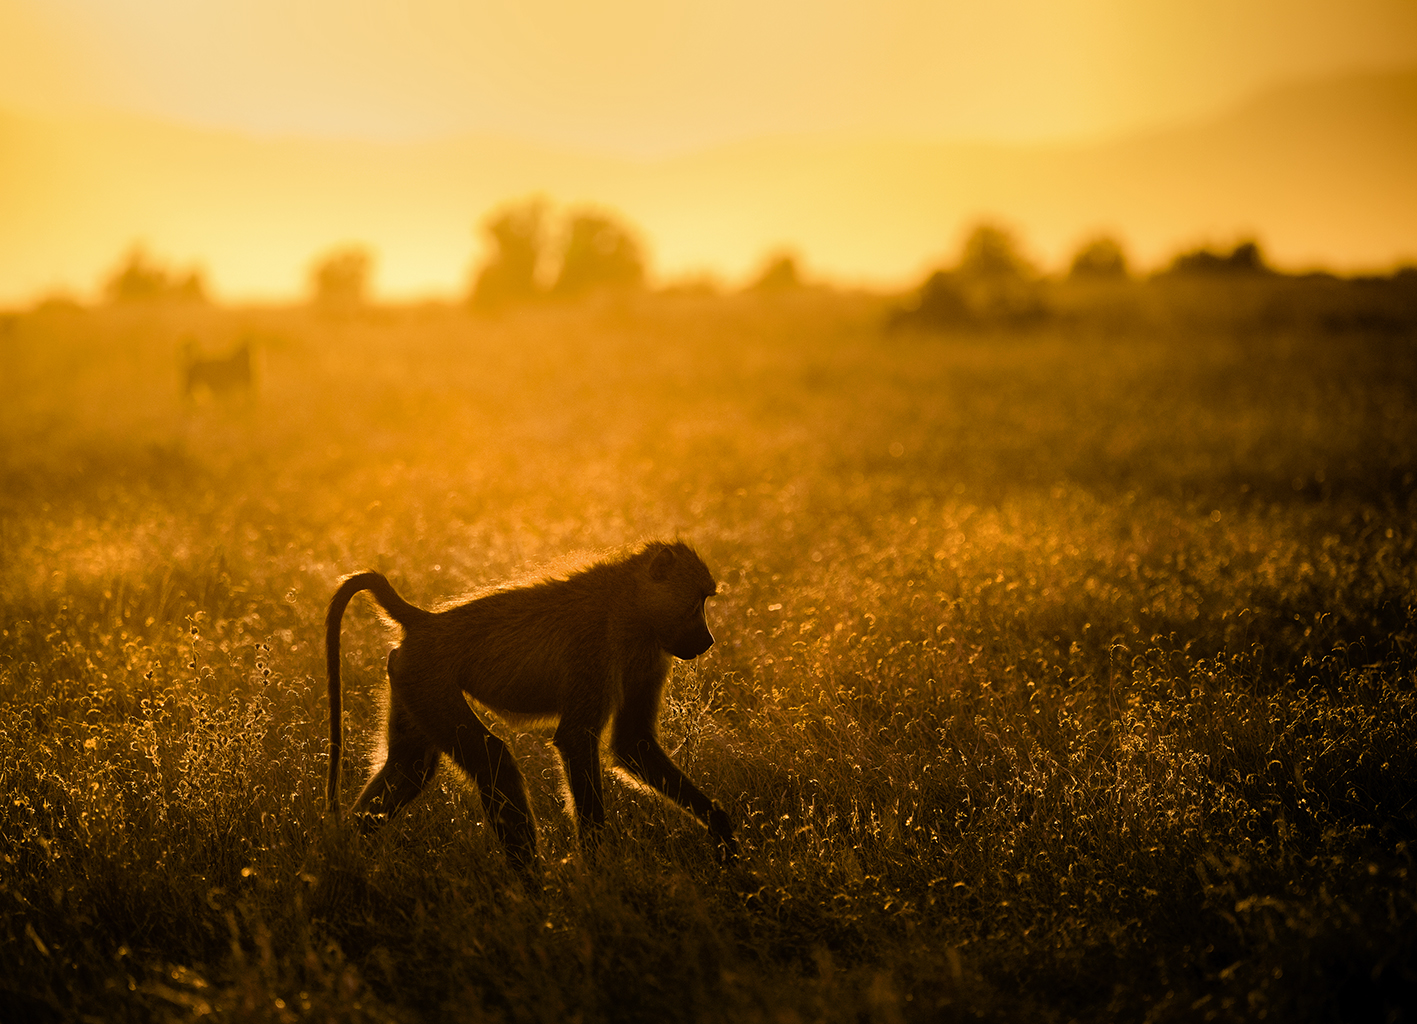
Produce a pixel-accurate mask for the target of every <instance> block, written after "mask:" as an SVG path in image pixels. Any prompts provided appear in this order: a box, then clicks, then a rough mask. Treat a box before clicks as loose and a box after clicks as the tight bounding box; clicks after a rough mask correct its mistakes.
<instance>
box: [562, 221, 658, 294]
mask: <svg viewBox="0 0 1417 1024" xmlns="http://www.w3.org/2000/svg"><path fill="white" fill-rule="evenodd" d="M644 278H645V260H644V247H643V246H642V245H641V243H640V241H639V238H638V237H636V235H635V233H634V231H633V230H632V229H631V228H629V227H627V226H626V225H624V224H622V223H621V222H620V221H619V220H617V219H616V218H615V217H614V216H612V215H611V214H609V213H605V212H601V211H596V210H582V211H580V212H578V213H574V214H572V215H571V217H570V225H569V227H568V229H567V234H566V245H565V249H564V250H563V251H562V253H561V269H560V272H559V273H558V274H557V276H556V283H555V284H554V285H553V286H552V288H551V291H552V294H554V295H561V296H574V295H582V294H584V293H586V292H589V291H594V290H596V289H599V288H638V287H639V286H640V285H642V284H643V283H644Z"/></svg>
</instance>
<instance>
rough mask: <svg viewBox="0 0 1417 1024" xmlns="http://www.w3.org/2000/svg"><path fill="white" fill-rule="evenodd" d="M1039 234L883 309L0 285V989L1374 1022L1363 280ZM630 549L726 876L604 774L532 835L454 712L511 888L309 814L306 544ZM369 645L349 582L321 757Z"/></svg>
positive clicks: (196, 1010) (320, 607)
mask: <svg viewBox="0 0 1417 1024" xmlns="http://www.w3.org/2000/svg"><path fill="white" fill-rule="evenodd" d="M517 226H518V225H517V224H506V225H503V227H504V228H506V231H505V234H506V235H507V237H508V238H510V239H513V240H515V239H517V238H520V237H522V236H521V235H518V234H517V232H516V231H515V230H513V229H514V228H516V227H517ZM522 226H523V227H524V226H525V225H522ZM587 230H589V229H587ZM523 234H525V232H523ZM572 236H573V237H574V232H572ZM506 248H507V250H508V252H511V251H512V250H514V249H515V246H514V245H509V246H507V247H506ZM997 255H998V254H997V252H992V251H991V250H989V249H988V248H987V246H986V247H984V248H981V249H980V252H979V253H978V254H977V256H978V259H979V260H980V261H983V262H986V263H987V262H988V260H989V259H992V258H993V257H995V256H997ZM503 256H504V257H505V258H506V259H507V260H509V261H510V262H512V263H515V260H514V259H513V258H512V257H513V256H515V252H512V254H511V255H507V253H506V252H504V253H503ZM1090 260H1091V262H1090V263H1089V266H1090V267H1093V269H1096V267H1101V268H1103V270H1102V271H1101V272H1097V273H1092V272H1084V273H1081V274H1075V275H1074V276H1073V278H1071V279H1070V280H1069V281H1067V282H1063V283H1058V282H1055V283H1052V284H1047V283H1038V282H1033V283H1031V284H1029V286H1028V287H1027V288H1020V287H1017V284H1016V282H1015V283H1007V281H1006V283H1005V284H1003V285H998V286H997V287H995V286H994V285H991V284H989V280H991V279H990V278H988V275H985V274H980V275H977V279H976V281H975V283H973V284H971V283H969V282H968V281H965V285H967V287H965V286H963V285H962V286H961V287H960V289H957V290H956V291H955V293H954V298H953V299H950V300H949V301H946V299H939V301H940V302H941V303H944V305H943V306H942V307H941V308H947V309H948V310H949V311H952V312H949V315H942V316H941V317H939V318H932V317H930V316H928V315H921V314H920V312H919V311H920V310H921V309H922V308H924V309H928V308H930V307H929V305H928V303H929V301H931V300H930V299H929V296H928V294H926V293H925V291H924V289H923V288H922V291H921V292H919V293H917V294H915V295H914V296H912V297H911V298H910V299H909V300H908V301H906V302H904V303H899V302H895V301H887V300H885V299H882V298H879V297H872V296H863V295H853V294H843V293H833V292H830V291H825V290H820V289H813V288H804V287H791V288H786V287H784V288H772V289H757V290H753V291H749V292H746V293H743V294H738V295H717V296H715V295H707V294H694V293H683V294H675V295H653V294H647V293H621V294H619V295H615V296H603V297H600V298H595V297H592V298H590V299H584V300H580V301H577V302H574V303H570V302H566V303H552V302H546V303H541V304H536V305H525V306H520V307H505V306H504V307H502V309H503V311H502V312H500V313H497V314H483V315H478V314H474V313H473V312H470V311H469V310H468V309H466V308H456V307H437V306H429V307H420V308H401V309H385V308H377V307H374V308H367V309H365V310H363V311H362V312H358V313H356V314H350V313H347V312H346V313H342V314H340V315H337V316H336V315H331V314H329V313H328V312H326V311H324V310H322V309H321V308H320V307H318V306H314V307H311V308H305V309H296V308H292V309H223V308H219V307H215V306H210V305H202V304H185V305H184V304H174V303H171V302H165V303H163V302H129V303H122V304H115V305H112V306H109V307H105V308H101V309H95V310H82V309H77V308H74V307H72V306H65V305H62V304H54V305H51V306H48V307H44V308H39V309H36V310H33V311H30V312H25V313H20V314H15V315H13V316H11V317H9V318H7V319H6V320H4V321H3V325H0V381H3V387H4V395H5V401H4V402H3V403H0V794H3V805H0V1018H3V1019H4V1020H21V1019H25V1020H35V1021H43V1020H111V1021H122V1020H133V1021H151V1020H186V1019H193V1018H197V1017H212V1018H214V1019H218V1020H284V1021H293V1020H301V1019H320V1020H350V1021H355V1020H378V1021H383V1020H391V1021H417V1020H471V1021H478V1020H489V1021H577V1020H578V1021H585V1022H590V1021H663V1020H725V1021H727V1020H732V1021H745V1020H746V1021H753V1020H762V1021H799V1020H800V1021H810V1020H826V1021H865V1020H873V1021H917V1020H919V1021H933V1020H953V1019H974V1018H986V1019H999V1020H1025V1019H1028V1020H1044V1021H1049V1020H1055V1021H1064V1020H1072V1019H1079V1020H1110V1019H1116V1020H1151V1021H1191V1020H1237V1019H1262V1018H1266V1017H1268V1018H1270V1019H1279V1020H1300V1019H1310V1020H1313V1019H1333V1020H1350V1019H1351V1020H1400V1019H1410V1018H1411V1014H1412V1012H1413V1002H1412V992H1413V991H1414V986H1417V865H1414V857H1413V853H1414V851H1413V845H1412V844H1413V843H1414V841H1415V840H1417V796H1414V794H1417V646H1414V645H1417V621H1414V613H1413V608H1414V587H1417V552H1414V521H1417V402H1414V398H1415V397H1417V336H1415V335H1414V330H1413V320H1412V319H1411V315H1410V314H1411V308H1410V307H1411V302H1410V301H1409V299H1410V294H1409V293H1410V291H1411V288H1410V284H1411V282H1410V281H1405V280H1404V281H1389V282H1386V283H1379V284H1374V285H1372V287H1371V288H1370V287H1369V286H1368V285H1366V284H1363V283H1361V282H1343V281H1336V280H1332V279H1311V280H1307V281H1302V280H1297V279H1287V278H1286V279H1282V280H1280V279H1278V278H1276V277H1274V276H1273V275H1260V274H1241V275H1225V274H1221V275H1218V276H1217V275H1209V276H1207V275H1206V274H1200V275H1196V274H1188V273H1179V272H1178V273H1176V274H1168V275H1164V276H1163V277H1160V278H1157V279H1155V280H1152V281H1150V282H1146V283H1138V282H1135V281H1132V280H1130V279H1128V278H1127V277H1126V274H1125V268H1124V267H1123V268H1122V271H1121V272H1120V273H1118V272H1116V270H1117V266H1116V264H1117V259H1116V254H1115V253H1109V252H1108V251H1106V247H1105V246H1103V247H1102V249H1099V250H1098V252H1097V253H1095V254H1094V256H1093V257H1091V258H1090ZM524 262H525V260H523V263H524ZM520 265H521V264H518V266H520ZM1094 265H1095V266H1094ZM1109 267H1110V268H1111V269H1110V270H1109V269H1107V268H1109ZM515 269H516V268H515V267H514V268H513V270H515ZM523 269H525V268H523ZM964 269H968V268H964ZM1182 269H1184V268H1182ZM1192 269H1194V268H1192ZM1202 269H1204V268H1202ZM958 273H959V272H958V271H951V272H949V273H948V274H947V276H946V278H945V279H943V280H942V281H940V282H937V284H938V286H939V287H940V288H941V289H944V290H942V291H941V292H940V294H941V295H946V292H947V291H948V288H955V285H956V284H958V283H959V281H960V280H961V279H960V278H959V277H958V276H954V277H951V276H949V275H951V274H953V275H958ZM504 276H507V277H508V280H512V278H514V277H516V275H515V274H512V273H511V271H509V272H508V275H504ZM996 276H997V275H996ZM1007 276H1008V275H1004V277H1003V278H999V279H1000V280H1003V279H1004V278H1007ZM1021 276H1022V275H1020V274H1015V275H1014V277H1015V278H1020V277H1021ZM522 277H523V278H526V279H525V280H523V279H522V278H516V280H515V281H513V284H516V283H517V282H518V281H519V282H520V284H521V285H522V286H527V287H529V286H528V281H530V280H531V278H530V277H529V276H528V275H526V274H523V275H522ZM965 277H968V275H965ZM981 281H982V282H983V283H979V282H981ZM947 286H948V288H947ZM488 287H489V288H490V287H492V286H491V285H488ZM508 287H509V288H510V287H511V286H508ZM971 289H972V290H971ZM991 289H992V290H991ZM511 290H512V291H515V288H512V289H511ZM1404 296H1407V297H1406V298H1405V297H1404ZM955 300H958V301H955ZM950 302H954V305H950ZM960 310H963V311H964V313H963V314H962V315H960ZM990 310H1001V311H1002V313H1001V314H1000V315H998V316H994V315H993V314H991V313H990V312H989V311H990ZM189 337H196V338H198V339H199V340H200V342H201V345H202V347H203V348H204V349H205V350H207V351H222V350H226V349H228V348H230V347H231V345H232V344H234V343H235V342H236V341H237V340H238V339H241V338H245V339H248V340H250V342H251V343H252V346H253V350H254V352H255V354H256V364H255V379H254V385H253V387H252V388H251V390H250V391H249V393H247V392H233V393H226V394H221V395H211V394H208V393H204V392H198V393H196V394H195V395H194V396H192V397H191V398H186V397H184V395H183V393H182V392H183V389H182V386H181V379H182V378H181V374H182V364H181V358H182V357H181V352H182V346H183V343H184V340H185V339H187V338H189ZM673 536H679V537H683V538H684V539H686V540H689V541H691V542H693V543H694V544H695V545H696V546H697V548H698V550H699V551H700V552H701V553H702V554H703V556H704V557H705V559H706V560H707V562H708V563H709V564H710V566H712V567H713V568H714V570H715V571H716V573H717V575H718V578H719V580H720V585H721V592H720V596H719V597H718V598H717V599H715V600H714V601H713V602H712V603H711V606H710V622H711V624H712V626H713V628H714V632H715V634H716V635H717V637H718V643H717V645H716V646H715V647H714V648H713V649H712V651H710V652H709V654H707V655H705V656H704V657H702V658H700V659H699V660H697V661H695V662H692V663H684V664H680V665H679V666H678V667H677V668H676V670H675V675H674V678H673V682H672V684H671V688H670V693H669V698H668V703H667V706H666V708H665V713H664V716H663V721H662V731H663V733H664V735H665V737H666V741H667V742H666V745H667V746H668V747H670V748H671V749H673V748H675V747H677V751H678V752H677V754H676V759H677V761H678V762H679V764H680V765H681V766H682V767H684V768H685V770H686V771H687V772H688V773H689V774H690V775H692V776H693V777H694V778H696V779H698V780H701V781H702V782H703V783H704V786H705V788H706V789H707V790H708V791H709V792H710V793H711V794H712V795H713V796H715V797H717V798H718V799H719V800H720V801H721V802H722V803H723V804H724V805H725V806H726V807H727V808H728V809H729V810H730V812H731V813H732V814H733V815H734V817H735V818H736V820H737V821H738V822H740V825H741V833H740V838H741V842H742V847H743V856H742V858H741V862H740V863H739V864H737V865H735V866H732V867H730V868H728V869H722V868H720V867H719V866H718V865H717V864H716V863H715V862H714V859H713V851H712V847H711V845H710V843H709V842H708V841H707V839H706V836H705V834H704V832H703V830H702V829H701V828H700V827H699V826H697V825H696V824H694V823H693V822H692V821H690V820H689V819H687V818H686V817H684V816H683V815H681V814H679V813H678V812H677V811H674V810H672V809H670V808H667V807H666V806H665V805H664V804H662V803H661V802H660V801H658V800H656V799H654V798H652V797H649V796H646V795H644V794H642V793H640V792H638V791H636V790H634V789H632V788H630V787H629V786H626V785H620V784H613V783H612V784H611V785H610V786H609V787H608V789H607V793H608V801H609V805H610V806H609V819H610V821H609V826H608V828H607V835H606V842H605V844H604V846H603V847H602V848H601V850H600V851H599V854H598V856H597V857H596V858H595V859H594V860H593V861H592V862H587V861H585V860H583V859H582V858H581V857H580V856H579V855H578V854H577V852H576V846H575V842H574V836H573V834H572V828H571V823H570V820H569V818H568V817H567V816H566V814H565V813H564V810H563V807H562V805H561V797H560V794H559V778H558V769H557V767H556V761H555V757H554V752H553V751H552V750H551V748H550V747H549V746H548V744H547V742H546V737H545V736H544V735H533V734H522V733H519V732H517V731H516V730H512V729H509V728H507V727H505V726H497V728H499V730H500V731H501V733H502V735H504V736H506V737H508V738H509V740H510V741H511V743H512V745H513V746H514V748H515V749H516V751H517V752H518V755H519V757H520V758H521V760H522V763H523V765H524V767H525V769H526V774H527V776H528V780H529V783H530V785H531V788H532V798H533V804H534V809H535V811H536V813H537V815H538V821H539V829H540V833H541V846H542V852H543V866H542V870H541V872H540V874H539V875H538V876H537V877H536V878H535V879H534V880H531V881H528V880H525V879H523V878H521V877H520V876H518V874H517V873H516V872H515V871H514V870H513V869H512V868H511V867H510V866H509V864H508V862H507V859H506V857H505V856H504V854H503V853H502V851H501V850H500V849H499V848H498V846H497V845H496V843H495V841H494V840H493V838H492V837H491V835H490V832H489V829H488V828H487V827H486V825H485V823H484V822H483V820H482V815H481V810H480V805H479V802H478V800H477V798H476V796H475V794H473V793H471V792H470V791H469V790H468V788H467V787H466V786H465V785H463V784H462V783H460V782H459V781H458V780H456V779H455V778H454V777H453V776H452V775H451V774H450V773H445V774H444V775H443V776H442V781H441V784H440V785H438V786H435V787H434V788H433V789H432V790H431V791H430V792H429V793H428V794H427V795H426V796H425V797H424V798H423V799H422V800H420V801H419V802H418V803H417V804H415V805H414V806H413V807H412V808H411V809H410V810H409V811H408V813H406V814H405V815H404V816H403V817H402V818H401V819H399V820H398V821H397V822H396V823H395V824H392V825H391V826H389V827H388V828H387V829H385V830H384V831H383V832H381V833H380V834H378V835H377V836H376V837H375V838H373V839H372V840H369V841H362V840H357V839H355V838H353V837H351V836H349V835H345V834H340V833H337V832H335V831H334V830H332V828H331V826H330V825H329V824H328V822H327V819H326V816H325V804H324V797H323V792H322V786H323V779H324V772H325V750H326V714H327V710H326V703H325V695H324V685H325V684H324V668H323V664H322V647H321V643H322V618H323V615H324V611H325V606H326V602H327V601H328V599H329V596H330V594H331V592H332V591H333V589H334V587H335V584H336V581H337V580H338V579H339V578H340V577H341V576H342V575H344V574H347V573H350V572H353V571H356V570H360V569H364V568H374V569H379V570H381V571H383V572H385V573H387V574H389V576H390V577H391V578H392V579H393V581H394V582H395V584H396V585H397V586H398V587H399V589H400V591H401V592H402V593H404V594H405V595H406V596H408V597H409V599H410V600H414V601H416V602H419V603H421V604H424V605H430V604H436V603H438V602H442V601H446V600H449V599H453V598H456V597H459V596H462V595H465V594H467V593H469V592H471V591H475V590H476V589H477V588H479V587H483V586H486V585H490V584H495V583H497V582H500V581H504V580H507V579H508V578H514V577H518V576H521V575H524V574H527V573H529V572H536V571H538V570H539V568H541V567H545V566H546V565H548V564H549V565H551V566H553V567H555V566H557V565H565V564H567V562H566V559H568V558H570V559H575V558H580V557H589V556H594V555H595V554H596V553H599V552H603V551H606V550H608V549H617V550H618V549H621V548H622V547H623V546H625V545H628V544H632V543H634V542H636V541H638V540H640V539H643V538H648V537H673ZM389 640H390V638H389V634H388V632H387V631H386V630H385V628H384V627H383V626H382V625H381V624H380V623H379V621H378V620H377V619H376V617H375V616H374V614H373V613H372V611H371V609H370V607H369V605H368V604H367V603H365V602H363V601H362V600H361V601H359V602H356V604H355V605H354V606H352V608H351V611H350V613H349V614H348V615H347V616H346V619H345V637H344V659H345V660H344V665H345V684H346V697H345V707H346V729H347V740H346V750H347V751H349V750H353V752H354V764H355V765H361V764H364V763H367V762H368V761H370V760H372V759H373V758H374V757H375V756H376V755H377V750H376V747H377V739H376V722H377V718H378V707H377V692H378V689H379V686H380V685H381V681H382V677H383V659H384V654H385V652H386V650H387V647H388V645H389ZM358 774H359V772H357V771H350V772H349V773H347V779H346V792H345V794H344V799H345V801H346V806H347V805H348V802H349V801H350V800H352V798H353V794H354V792H355V790H356V788H357V786H358V785H359V783H360V782H361V779H360V778H358V777H357V776H358ZM1404 1015H1405V1016H1404Z"/></svg>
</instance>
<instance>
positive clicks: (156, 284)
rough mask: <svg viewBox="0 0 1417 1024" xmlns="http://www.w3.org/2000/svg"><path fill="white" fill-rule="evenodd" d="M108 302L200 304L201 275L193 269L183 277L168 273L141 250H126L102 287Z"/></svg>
mask: <svg viewBox="0 0 1417 1024" xmlns="http://www.w3.org/2000/svg"><path fill="white" fill-rule="evenodd" d="M103 291H104V294H105V295H106V296H107V297H108V299H109V301H110V302H142V301H153V300H163V299H178V300H187V301H196V302H201V301H203V300H205V299H206V287H205V285H204V284H203V283H202V275H201V272H200V271H198V270H197V269H195V268H193V269H191V270H189V271H188V272H187V273H186V274H185V275H178V274H174V273H172V272H170V271H169V270H168V269H167V268H166V267H164V266H162V265H161V264H160V263H158V262H156V261H155V260H153V259H152V257H150V256H149V255H148V254H147V253H146V252H144V251H143V248H142V246H140V245H135V246H133V247H132V248H131V249H129V250H128V252H127V254H126V255H125V256H124V257H123V259H122V261H121V262H120V263H119V264H118V267H117V268H116V269H115V270H114V271H113V273H112V274H110V275H109V277H108V279H107V280H106V281H105V282H104V285H103Z"/></svg>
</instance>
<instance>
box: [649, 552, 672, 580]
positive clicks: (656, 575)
mask: <svg viewBox="0 0 1417 1024" xmlns="http://www.w3.org/2000/svg"><path fill="white" fill-rule="evenodd" d="M672 568H674V549H673V548H660V549H659V553H658V554H657V555H655V556H654V561H652V562H650V564H649V577H650V579H652V580H661V581H662V580H667V579H668V578H669V570H670V569H672Z"/></svg>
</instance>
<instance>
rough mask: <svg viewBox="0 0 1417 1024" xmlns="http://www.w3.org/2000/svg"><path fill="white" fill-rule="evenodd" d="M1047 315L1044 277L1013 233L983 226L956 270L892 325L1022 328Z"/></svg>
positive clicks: (921, 292)
mask: <svg viewBox="0 0 1417 1024" xmlns="http://www.w3.org/2000/svg"><path fill="white" fill-rule="evenodd" d="M1045 315H1046V310H1045V307H1044V304H1043V300H1042V296H1041V292H1040V288H1039V281H1038V273H1037V271H1036V270H1035V268H1034V267H1033V264H1032V263H1031V262H1029V260H1028V259H1027V258H1026V257H1024V255H1023V254H1022V252H1021V251H1020V249H1019V245H1018V242H1017V241H1016V240H1015V238H1014V236H1013V234H1012V233H1011V232H1010V231H1008V230H1007V229H1005V228H1002V227H1000V226H998V225H996V224H990V223H983V224H980V225H978V226H977V227H975V228H974V230H973V231H972V232H970V234H969V237H968V238H966V239H965V243H964V247H963V249H962V250H961V253H960V260H959V265H958V266H957V267H956V269H954V270H953V271H950V270H937V271H935V272H934V273H932V274H931V275H930V276H929V277H928V278H926V279H925V282H924V283H923V284H922V285H921V286H920V287H919V289H917V290H916V292H915V293H914V294H913V295H912V296H910V297H909V298H908V299H907V300H906V302H905V304H904V305H903V306H902V307H901V308H899V309H897V310H896V311H894V312H893V313H892V314H891V315H890V318H889V324H890V326H892V327H919V328H924V329H927V330H929V329H941V328H948V327H987V326H1014V327H1016V326H1022V325H1025V324H1028V323H1034V322H1037V321H1038V320H1041V319H1042V318H1043V317H1044V316H1045Z"/></svg>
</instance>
